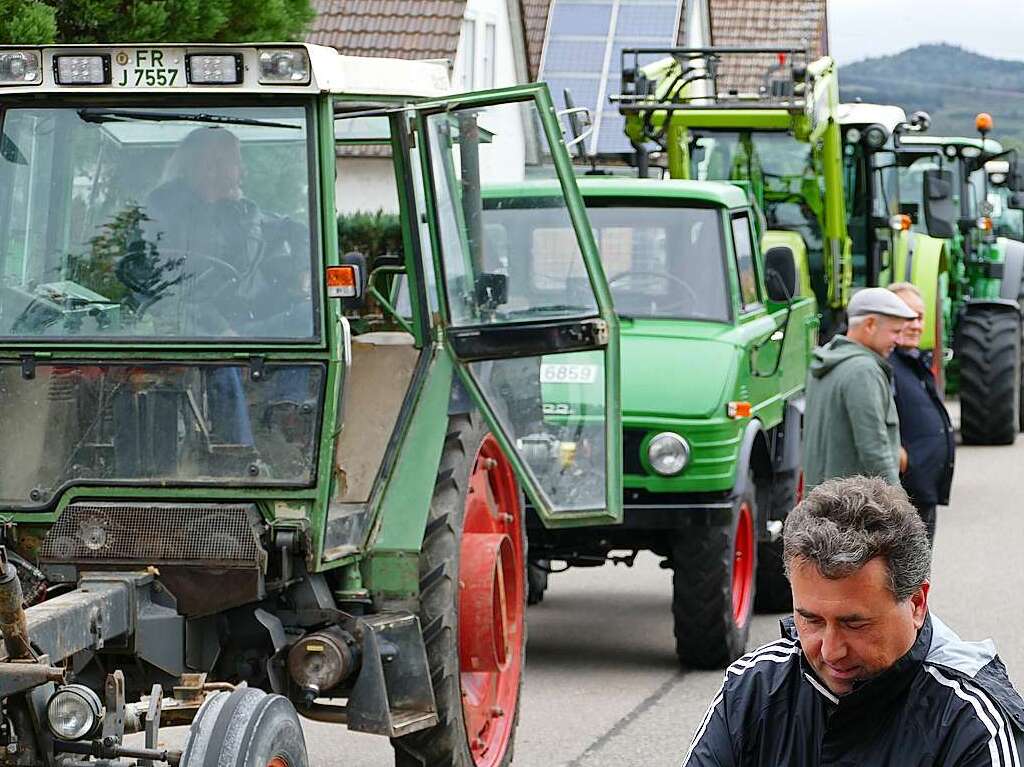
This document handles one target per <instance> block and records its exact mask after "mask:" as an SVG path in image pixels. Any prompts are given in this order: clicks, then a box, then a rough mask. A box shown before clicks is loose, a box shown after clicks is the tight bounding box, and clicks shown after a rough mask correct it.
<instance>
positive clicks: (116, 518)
mask: <svg viewBox="0 0 1024 767" xmlns="http://www.w3.org/2000/svg"><path fill="white" fill-rule="evenodd" d="M262 529H263V521H262V518H261V516H260V513H259V511H258V510H257V509H256V507H255V506H254V505H252V504H214V503H210V504H177V503H73V504H71V505H69V506H68V507H67V508H66V509H65V510H64V512H63V513H62V514H61V515H60V517H59V518H58V519H57V521H56V523H54V525H53V527H51V528H50V531H49V532H48V533H47V535H46V538H45V539H44V540H43V543H42V545H41V546H40V548H39V564H40V567H41V568H42V570H43V572H44V573H45V574H46V577H47V580H48V581H49V582H51V583H75V582H77V580H78V578H79V577H80V576H81V574H82V573H84V572H89V571H97V570H119V571H124V570H143V569H146V568H149V567H154V568H155V569H156V573H157V577H158V578H159V579H160V581H161V582H162V583H163V584H164V586H166V587H167V589H168V590H169V591H170V593H171V594H173V595H174V597H175V599H176V600H177V609H178V612H180V613H181V614H182V615H185V616H188V617H195V616H201V615H211V614H214V613H218V612H222V611H224V610H227V609H230V608H232V607H237V606H239V605H244V604H250V603H252V602H255V601H258V600H259V599H262V598H263V597H264V595H265V588H264V576H265V573H266V566H267V553H266V550H265V549H264V548H263V546H262V545H261V542H260V532H261V530H262Z"/></svg>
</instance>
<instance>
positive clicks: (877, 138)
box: [864, 125, 887, 149]
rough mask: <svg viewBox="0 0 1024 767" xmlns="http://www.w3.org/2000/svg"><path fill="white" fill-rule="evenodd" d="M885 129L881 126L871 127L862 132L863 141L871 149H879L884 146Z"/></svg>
mask: <svg viewBox="0 0 1024 767" xmlns="http://www.w3.org/2000/svg"><path fill="white" fill-rule="evenodd" d="M886 138H887V137H886V134H885V128H883V127H882V126H881V125H872V126H871V127H869V128H868V129H867V130H865V131H864V140H865V141H866V142H867V145H868V146H869V147H871V148H872V149H881V148H882V147H883V146H884V145H885V139H886Z"/></svg>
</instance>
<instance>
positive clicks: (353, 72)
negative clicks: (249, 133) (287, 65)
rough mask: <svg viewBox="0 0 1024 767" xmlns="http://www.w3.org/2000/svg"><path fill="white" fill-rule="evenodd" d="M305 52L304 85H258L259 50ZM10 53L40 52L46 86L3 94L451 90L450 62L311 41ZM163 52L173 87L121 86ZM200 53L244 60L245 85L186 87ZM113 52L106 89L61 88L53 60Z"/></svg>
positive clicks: (439, 93)
mask: <svg viewBox="0 0 1024 767" xmlns="http://www.w3.org/2000/svg"><path fill="white" fill-rule="evenodd" d="M282 48H285V49H304V50H305V51H306V54H307V55H308V57H309V62H310V70H311V76H310V82H309V83H308V84H303V85H290V84H263V83H260V81H259V52H260V51H261V50H266V49H282ZM9 51H38V52H39V54H40V58H41V65H42V66H41V70H42V82H41V83H35V84H18V85H0V94H10V95H15V94H26V95H27V94H30V93H40V92H42V93H63V94H68V95H70V94H72V93H81V94H87V93H107V94H114V93H117V94H119V95H122V96H127V95H129V94H130V93H163V94H167V95H170V94H172V93H173V94H177V95H185V94H188V93H208V94H212V93H224V94H225V95H228V94H230V93H232V92H234V93H238V92H242V93H278V94H285V93H293V94H308V93H311V92H312V93H335V94H339V95H352V96H366V97H370V98H373V97H375V96H379V97H403V96H405V97H410V98H440V97H443V96H446V95H448V94H450V93H451V92H452V89H451V78H450V74H449V69H448V63H447V62H446V61H437V60H433V61H410V60H406V59H386V58H371V57H368V56H343V55H341V54H339V53H338V51H336V50H335V49H334V48H329V47H326V46H322V45H310V44H308V43H245V44H238V45H232V44H191V43H184V44H170V45H165V44H151V45H147V44H130V45H117V44H114V45H48V46H14V45H5V46H0V55H2V54H3V53H5V52H9ZM154 51H158V52H159V61H160V62H161V64H162V65H163V66H164V67H166V68H177V69H178V70H179V71H180V72H182V76H181V78H176V79H175V81H174V84H173V85H146V84H145V83H143V84H142V85H136V84H135V83H134V82H131V81H129V82H130V84H129V85H128V86H124V87H117V84H118V80H121V79H123V77H121V75H123V72H124V70H125V69H126V68H129V69H130V68H131V67H132V66H133V64H134V63H135V62H136V60H137V59H138V57H139V53H140V52H146V53H143V56H142V58H141V61H142V62H143V63H144V64H145V63H151V62H152V61H153V56H152V53H151V52H154ZM201 53H211V54H217V53H225V54H226V53H235V54H240V55H241V57H242V72H243V75H242V82H241V83H239V84H237V85H200V84H195V83H184V82H183V80H184V74H183V73H184V67H185V63H184V62H185V57H186V56H189V55H193V54H201ZM75 54H80V55H95V54H109V59H108V61H109V62H110V64H109V66H110V67H111V69H112V70H113V76H111V77H108V78H107V79H108V80H109V83H110V84H107V85H87V86H81V85H61V84H59V83H58V82H57V81H56V77H55V74H54V57H55V56H64V55H75Z"/></svg>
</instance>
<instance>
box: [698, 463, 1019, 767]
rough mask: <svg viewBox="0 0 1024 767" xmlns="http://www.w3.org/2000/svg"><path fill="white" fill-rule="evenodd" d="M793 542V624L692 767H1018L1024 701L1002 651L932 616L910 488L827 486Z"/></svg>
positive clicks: (710, 718) (707, 721) (748, 662)
mask: <svg viewBox="0 0 1024 767" xmlns="http://www.w3.org/2000/svg"><path fill="white" fill-rule="evenodd" d="M783 536H784V538H783V540H784V546H783V557H784V560H785V564H786V572H787V573H788V575H789V581H790V585H791V587H792V590H793V612H794V614H793V616H792V617H789V618H786V619H785V620H784V621H783V622H782V630H783V631H782V633H783V636H782V638H781V639H779V640H777V641H775V642H772V643H770V644H767V645H765V646H763V647H761V648H760V649H758V650H755V651H754V652H752V653H748V654H747V655H745V656H744V657H742V658H740V659H739V660H737V661H736V662H735V663H733V664H732V665H731V666H730V667H729V668H728V670H727V671H726V674H725V680H724V682H723V684H722V688H721V689H720V690H719V692H718V694H717V695H716V696H715V698H714V700H713V701H712V703H711V707H710V708H709V709H708V712H707V714H706V715H705V716H704V719H703V720H702V721H701V723H700V725H699V726H698V728H697V731H696V734H695V735H694V740H693V745H692V746H691V747H690V752H689V754H687V756H686V757H685V759H684V760H683V764H684V765H685V767H769V765H771V767H775V765H783V764H784V765H787V767H816V766H817V765H824V764H834V765H840V764H844V765H846V764H848V765H853V764H858V765H860V764H863V765H920V766H921V767H924V765H944V766H945V767H981V766H982V765H986V767H987V766H988V765H993V767H994V766H995V765H1002V766H1005V767H1010V766H1011V765H1019V764H1020V754H1021V753H1024V701H1022V700H1021V697H1020V695H1018V694H1017V691H1016V690H1014V689H1013V687H1012V686H1011V684H1010V680H1009V679H1008V678H1007V674H1006V668H1005V667H1004V666H1003V663H1002V661H1001V660H1000V659H999V656H998V655H996V649H995V646H994V645H993V643H992V642H991V640H989V641H985V642H964V641H963V640H961V639H960V638H959V637H958V636H957V635H956V634H955V633H953V631H952V630H951V629H949V628H948V627H947V626H946V625H945V624H943V623H942V622H941V621H940V620H939V619H938V618H937V617H936V616H934V615H933V614H931V612H930V611H929V609H928V592H929V577H930V568H931V546H930V545H929V543H928V536H927V533H926V532H925V526H924V523H923V522H922V521H921V518H920V517H919V516H918V514H917V512H916V511H915V509H914V507H913V506H912V505H911V504H910V501H909V499H908V498H907V494H906V493H905V492H904V491H903V489H902V488H900V487H894V486H892V485H889V484H888V483H886V481H885V480H883V479H880V478H878V477H871V478H868V477H863V476H855V477H849V478H846V479H834V480H829V481H828V482H824V483H822V484H820V485H818V486H817V487H816V488H815V489H814V490H813V491H811V492H810V493H809V494H808V495H807V497H806V498H805V499H804V500H803V501H802V502H801V503H800V504H799V505H798V506H797V507H796V508H795V509H794V510H793V511H792V512H791V513H790V515H789V517H788V518H787V519H786V526H785V530H784V532H783Z"/></svg>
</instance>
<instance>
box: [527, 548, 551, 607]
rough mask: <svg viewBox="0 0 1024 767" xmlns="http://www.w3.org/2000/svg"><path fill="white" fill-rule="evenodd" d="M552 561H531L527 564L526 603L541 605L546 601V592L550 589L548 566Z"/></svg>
mask: <svg viewBox="0 0 1024 767" xmlns="http://www.w3.org/2000/svg"><path fill="white" fill-rule="evenodd" d="M550 566H551V563H550V562H549V561H548V560H546V559H538V560H536V561H535V562H533V561H531V562H530V563H529V564H528V565H527V566H526V604H528V605H539V604H540V603H541V602H543V601H544V592H545V591H547V590H548V568H549V567H550Z"/></svg>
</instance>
